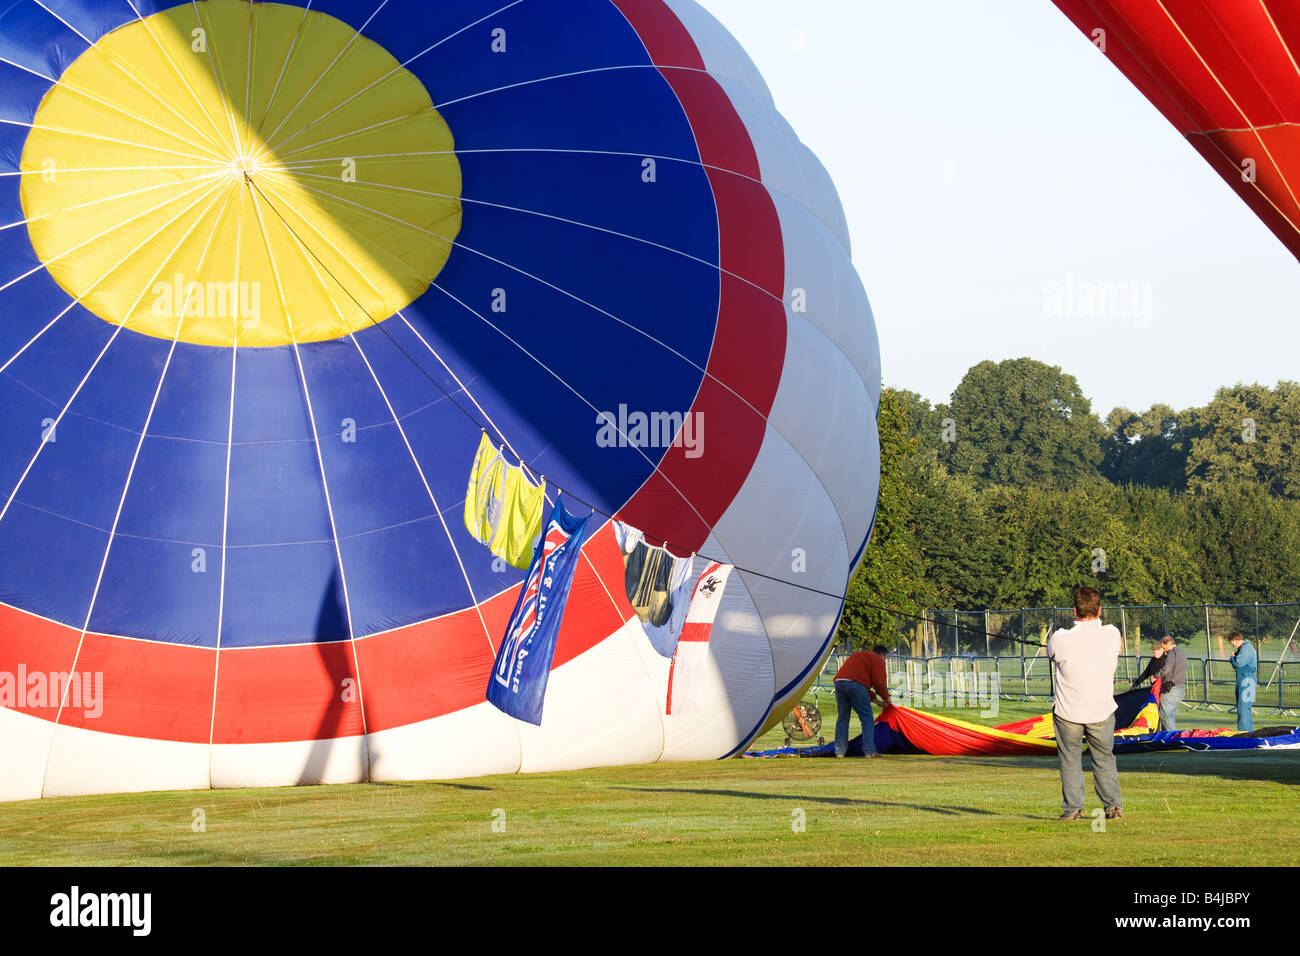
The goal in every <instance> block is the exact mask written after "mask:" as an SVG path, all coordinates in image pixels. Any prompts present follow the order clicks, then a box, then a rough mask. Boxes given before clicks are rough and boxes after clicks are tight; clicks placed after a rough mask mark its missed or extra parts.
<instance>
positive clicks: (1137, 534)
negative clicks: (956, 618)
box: [840, 358, 1300, 645]
mask: <svg viewBox="0 0 1300 956" xmlns="http://www.w3.org/2000/svg"><path fill="white" fill-rule="evenodd" d="M877 425H878V430H879V432H880V449H881V484H880V497H879V502H878V504H877V510H876V521H875V526H874V529H873V532H872V537H871V543H870V545H869V546H868V547H867V549H866V552H865V554H864V556H863V560H862V563H861V565H860V566H859V567H858V569H857V572H856V573H855V574H854V576H853V579H852V580H851V581H850V584H849V590H848V594H849V598H850V601H849V602H848V603H847V604H846V606H845V611H844V618H843V621H842V622H841V631H840V633H841V637H846V636H847V637H848V638H849V639H850V640H851V641H852V643H853V644H854V645H858V644H862V643H870V642H873V641H875V640H877V639H883V640H886V641H889V640H890V639H892V638H893V637H895V636H896V635H897V633H898V626H897V622H896V620H895V615H894V614H893V613H892V610H897V611H902V612H905V613H912V614H916V613H920V612H921V611H922V610H923V609H925V608H936V607H940V608H956V609H964V610H980V609H983V608H1018V607H1045V606H1053V605H1055V606H1068V605H1069V603H1070V596H1071V592H1072V590H1073V588H1074V587H1075V586H1076V585H1078V584H1085V583H1086V584H1091V585H1093V586H1095V587H1097V588H1099V589H1100V590H1101V593H1102V598H1103V601H1104V602H1105V603H1107V604H1156V605H1158V604H1162V603H1165V604H1182V603H1186V604H1193V603H1197V604H1199V603H1202V602H1206V603H1211V604H1214V603H1250V602H1254V601H1259V602H1261V603H1264V602H1281V601H1292V600H1296V599H1297V598H1298V597H1300V459H1298V458H1297V456H1296V454H1295V451H1296V449H1297V448H1300V384H1297V383H1295V382H1279V383H1277V385H1276V386H1274V387H1271V388H1270V387H1268V386H1265V385H1258V384H1256V385H1241V384H1237V385H1233V386H1228V387H1224V388H1220V389H1219V390H1218V391H1217V392H1216V393H1215V395H1214V398H1213V399H1212V400H1211V401H1210V402H1209V404H1207V405H1205V406H1203V407H1199V408H1189V409H1185V410H1183V411H1175V410H1174V409H1173V408H1171V407H1170V406H1167V405H1159V404H1157V405H1153V406H1152V407H1151V408H1149V409H1147V410H1145V411H1142V412H1133V411H1130V410H1129V409H1126V408H1116V409H1114V410H1113V411H1112V412H1111V413H1110V414H1109V415H1107V416H1106V418H1105V419H1104V420H1103V419H1101V418H1100V417H1099V416H1098V415H1097V414H1096V413H1095V412H1094V411H1093V410H1092V405H1091V403H1090V402H1089V400H1088V398H1087V397H1086V396H1085V395H1084V394H1083V392H1082V391H1081V390H1080V388H1079V385H1078V382H1077V381H1076V380H1075V378H1074V376H1072V375H1069V374H1066V373H1064V372H1063V371H1062V370H1061V369H1060V368H1059V367H1057V366H1049V365H1046V364H1044V363H1042V362H1038V361H1035V360H1033V359H1028V358H1019V359H1009V360H1007V361H1003V362H991V361H986V362H980V363H979V364H978V365H976V366H974V367H973V368H971V369H970V370H969V371H968V372H967V373H966V375H965V376H964V377H963V378H962V380H961V383H960V384H959V385H958V386H957V388H956V389H955V390H954V391H953V393H952V395H951V397H950V400H949V401H948V402H946V403H940V404H939V405H937V406H931V405H930V403H929V402H928V401H927V400H926V399H925V398H923V397H922V396H920V395H918V394H916V393H914V392H910V391H906V390H901V389H894V388H885V389H884V390H883V391H882V394H881V401H880V409H879V414H878V417H877ZM869 605H876V607H875V608H873V607H870V606H869ZM887 609H889V610H887Z"/></svg>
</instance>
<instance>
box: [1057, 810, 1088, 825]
mask: <svg viewBox="0 0 1300 956" xmlns="http://www.w3.org/2000/svg"><path fill="white" fill-rule="evenodd" d="M1057 819H1058V820H1060V821H1061V822H1062V823H1064V822H1065V821H1066V820H1082V819H1083V811H1082V810H1073V811H1071V812H1070V813H1062V814H1061V815H1060V816H1059V817H1057Z"/></svg>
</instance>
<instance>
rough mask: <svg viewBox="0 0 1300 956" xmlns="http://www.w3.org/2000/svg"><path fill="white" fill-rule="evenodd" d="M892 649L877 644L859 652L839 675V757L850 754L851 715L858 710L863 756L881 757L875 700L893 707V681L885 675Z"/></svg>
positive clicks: (837, 704) (837, 673) (836, 704)
mask: <svg viewBox="0 0 1300 956" xmlns="http://www.w3.org/2000/svg"><path fill="white" fill-rule="evenodd" d="M888 652H889V651H888V648H886V647H885V645H883V644H877V645H876V646H875V647H873V648H872V649H871V650H869V651H857V652H855V653H853V654H850V655H849V656H848V659H847V660H845V662H844V663H843V664H842V665H841V666H840V669H839V670H838V671H836V672H835V712H836V716H835V756H837V757H843V756H845V755H846V754H848V752H849V712H850V711H857V714H858V720H859V721H861V723H862V756H864V757H879V756H880V754H878V753H877V752H876V722H875V716H874V715H873V714H872V712H871V701H872V699H873V698H875V697H876V695H877V694H879V695H880V697H879V700H880V701H881V703H883V704H884V705H885V706H888V705H889V682H888V679H887V678H886V676H885V654H887V653H888Z"/></svg>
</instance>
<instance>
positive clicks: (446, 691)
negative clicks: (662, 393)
mask: <svg viewBox="0 0 1300 956" xmlns="http://www.w3.org/2000/svg"><path fill="white" fill-rule="evenodd" d="M583 553H584V554H586V555H587V557H588V558H589V559H590V562H591V563H590V564H588V563H587V561H582V562H580V563H579V565H578V570H577V573H576V574H575V575H574V581H573V587H572V591H571V597H572V599H571V600H570V601H569V603H568V605H567V607H566V609H565V614H564V620H563V622H562V624H561V627H560V634H559V638H558V640H557V642H556V649H555V661H554V665H553V666H556V667H558V666H559V665H561V664H563V663H565V662H567V661H570V660H572V659H573V658H575V657H577V656H578V655H580V654H582V653H583V652H584V651H587V650H590V649H591V648H592V647H594V646H595V645H596V644H598V643H600V642H601V641H602V640H604V639H605V638H607V637H608V636H609V635H610V634H612V633H614V632H615V631H617V630H618V629H619V628H620V627H622V625H623V624H624V623H625V622H626V621H627V620H628V619H629V618H631V617H632V615H633V613H634V612H633V611H632V608H631V606H630V605H629V604H628V603H627V596H626V594H624V592H623V560H622V557H621V556H620V554H619V549H618V543H617V541H616V539H615V537H614V532H613V529H612V528H611V527H610V526H609V525H608V524H606V525H605V526H604V527H603V528H601V529H600V530H599V531H598V532H597V533H596V535H594V536H593V537H592V538H591V539H590V540H589V541H588V542H587V544H586V545H585V546H584V547H583ZM593 568H594V570H593ZM597 572H599V575H600V578H601V579H603V581H604V585H603V586H602V584H601V581H600V580H598V579H597V576H596V575H597ZM606 588H608V590H609V594H608V595H607V594H606ZM518 594H519V588H518V586H516V587H514V588H511V589H510V590H509V591H505V592H503V593H501V594H498V595H496V596H494V597H493V598H491V599H489V600H488V601H485V602H484V603H483V605H482V608H481V609H482V612H483V619H484V622H485V623H486V625H487V628H488V632H489V633H490V634H491V636H492V643H493V645H494V646H495V645H497V644H499V643H500V639H501V636H502V635H503V634H504V633H505V628H506V621H507V619H508V618H509V616H510V612H511V610H512V609H513V608H514V602H515V599H516V597H517V596H518ZM610 597H613V598H614V603H613V604H611V603H610ZM80 636H81V632H80V631H79V630H78V629H76V628H73V627H68V626H67V625H64V624H58V623H55V622H52V621H47V620H44V619H43V618H39V617H37V616H35V615H33V614H29V613H27V612H26V611H21V610H18V609H16V608H11V607H6V606H3V605H0V675H13V677H12V678H9V680H10V681H11V682H16V680H17V678H18V676H19V675H22V677H23V679H24V680H23V684H24V686H23V688H22V694H21V695H20V696H19V697H18V699H16V700H15V701H14V704H15V706H14V707H13V709H14V710H19V711H21V712H23V713H26V714H30V715H32V716H34V717H40V718H42V719H44V720H49V721H53V720H54V718H55V715H56V713H57V711H58V700H57V695H55V700H54V701H53V703H52V704H51V703H50V700H49V694H48V690H47V691H46V692H45V693H43V694H42V695H41V697H40V698H39V699H38V698H37V696H36V694H35V692H34V691H33V692H32V693H28V689H27V677H28V676H30V675H35V674H37V673H39V674H42V675H44V676H43V678H42V680H43V681H44V685H45V687H46V688H48V687H49V685H50V683H51V680H50V676H49V675H51V674H56V675H60V678H59V679H60V680H62V679H63V678H62V676H61V675H64V674H66V673H67V671H68V668H69V667H71V665H72V660H73V657H74V656H75V655H76V651H77V643H78V640H79V638H80ZM216 655H217V652H216V650H215V649H213V648H210V647H191V646H188V645H181V644H169V643H167V642H164V641H142V640H132V639H130V638H125V637H113V636H108V635H101V634H87V635H86V639H85V641H84V642H82V647H81V654H80V656H79V657H78V659H77V673H78V674H79V675H81V676H80V678H79V679H80V680H82V681H85V680H90V681H92V682H93V681H95V680H96V678H97V676H98V679H100V680H102V688H103V690H102V706H101V705H99V704H95V702H94V701H86V700H85V699H84V696H83V700H82V701H81V702H80V703H78V704H77V706H72V705H71V704H72V702H71V701H70V702H69V706H66V707H65V708H64V710H63V715H62V717H61V719H60V721H59V722H60V723H62V724H65V725H67V726H70V727H81V728H84V729H86V730H98V731H101V732H104V733H110V734H121V735H124V736H128V737H142V738H149V739H156V740H176V741H183V742H186V743H207V742H208V734H209V729H211V733H212V741H213V743H218V744H253V743H275V742H280V741H288V740H328V739H331V738H334V737H350V736H356V735H359V734H361V733H362V732H363V731H362V726H363V725H362V714H361V704H362V700H363V699H364V703H365V717H366V721H365V729H366V730H369V731H372V732H373V731H379V730H386V729H389V728H392V727H400V726H402V725H404V724H410V723H414V722H416V721H420V720H427V719H429V718H431V717H440V716H442V715H443V714H449V713H452V712H454V711H457V710H463V709H464V708H466V707H470V706H473V705H474V704H479V703H482V702H483V699H484V693H485V689H486V688H487V681H488V674H489V673H490V672H491V669H492V662H493V655H492V653H491V651H490V650H489V648H488V642H487V640H485V639H484V634H483V625H482V624H480V623H479V620H478V612H477V611H475V609H473V608H468V609H466V610H463V611H458V612H456V613H455V614H449V615H447V616H446V617H441V618H438V619H436V620H433V621H425V622H423V623H421V624H414V625H411V626H410V627H405V628H400V629H399V630H396V631H389V632H387V633H385V634H377V635H375V636H373V637H368V638H362V639H361V640H358V641H357V642H356V660H357V662H358V663H359V665H360V673H361V675H362V680H361V682H358V680H357V668H356V667H355V666H354V663H353V648H352V644H351V643H349V642H347V641H337V642H330V643H326V644H293V645H289V646H281V647H248V648H228V649H224V650H222V652H221V655H220V656H221V662H220V664H221V666H220V671H219V673H218V676H217V694H216V720H215V721H213V720H212V719H211V718H212V700H213V695H212V678H213V673H214V664H215V658H216ZM3 680H4V678H3V677H0V681H3ZM92 686H95V685H94V684H93V683H92ZM0 690H2V691H4V692H5V693H9V691H8V689H7V688H6V687H5V686H4V684H2V683H0ZM16 690H17V689H15V692H16ZM0 702H5V703H7V701H0ZM95 711H98V713H95Z"/></svg>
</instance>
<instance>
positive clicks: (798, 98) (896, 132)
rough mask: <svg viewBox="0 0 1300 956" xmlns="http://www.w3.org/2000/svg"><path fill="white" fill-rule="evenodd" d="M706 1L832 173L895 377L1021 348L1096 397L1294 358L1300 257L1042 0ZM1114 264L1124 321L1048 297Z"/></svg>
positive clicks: (1243, 376) (1187, 387)
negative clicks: (1070, 308)
mask: <svg viewBox="0 0 1300 956" xmlns="http://www.w3.org/2000/svg"><path fill="white" fill-rule="evenodd" d="M700 2H701V3H702V5H703V6H704V7H706V8H707V9H708V10H709V11H710V12H711V13H712V14H713V15H714V16H715V17H717V18H718V19H719V20H721V21H722V23H723V24H724V25H725V26H726V27H727V28H728V29H729V30H730V31H731V32H732V34H733V35H735V36H736V38H737V39H738V40H739V41H740V42H741V45H742V46H744V48H745V49H746V51H747V52H748V53H749V55H750V57H751V58H752V59H753V60H754V62H755V64H757V66H758V68H759V70H760V71H761V72H762V74H763V77H764V79H765V80H766V81H767V84H768V86H769V88H770V89H771V91H772V95H773V97H774V98H775V100H776V105H777V108H778V109H779V110H780V111H781V113H782V114H783V115H784V116H785V117H786V119H788V120H789V121H790V123H791V125H792V126H793V127H794V128H795V131H796V132H797V133H798V134H799V137H800V138H801V139H802V140H803V141H804V142H805V143H807V144H808V146H809V147H810V148H811V149H812V150H813V151H814V152H815V153H817V155H818V156H819V157H820V158H821V160H822V162H823V163H825V165H826V167H827V169H829V170H830V173H831V176H832V178H833V179H834V180H835V184H836V187H837V188H838V189H839V193H840V198H841V201H842V202H843V204H844V208H845V212H846V214H847V216H848V222H849V230H850V234H851V238H852V242H853V259H854V262H855V264H856V265H857V268H858V272H859V274H860V275H861V276H862V281H863V284H864V285H865V286H866V289H867V295H868V296H869V297H870V299H871V304H872V308H873V310H874V312H875V315H876V324H877V327H878V329H879V332H880V350H881V357H882V363H883V367H884V378H885V382H886V384H888V385H893V386H896V387H902V388H910V389H913V390H915V391H918V392H920V393H921V394H923V395H925V396H926V397H927V398H929V399H930V400H931V401H932V402H937V401H942V400H945V399H946V398H947V397H948V395H949V393H950V392H951V391H952V389H953V388H954V387H955V386H956V384H957V382H958V381H960V379H961V376H962V374H963V373H964V372H965V370H966V369H967V368H968V367H969V366H971V365H973V364H974V363H975V362H977V361H979V360H981V359H985V358H990V359H995V360H999V359H1004V358H1013V357H1016V356H1020V355H1028V356H1030V357H1032V358H1036V359H1039V360H1041V361H1044V362H1047V363H1049V364H1052V365H1060V366H1061V367H1062V368H1063V369H1064V370H1065V371H1067V372H1070V373H1072V374H1073V375H1075V376H1076V377H1077V378H1078V380H1079V383H1080V385H1081V386H1082V387H1083V390H1084V393H1085V394H1086V395H1088V396H1089V397H1090V398H1091V399H1092V400H1093V407H1094V410H1096V411H1097V412H1099V413H1100V414H1101V415H1103V416H1104V415H1105V414H1106V412H1108V411H1109V410H1110V409H1111V408H1112V407H1114V406H1116V405H1126V406H1128V407H1130V408H1134V409H1138V408H1146V407H1147V406H1149V405H1150V404H1151V403H1153V402H1156V401H1164V402H1168V403H1169V404H1172V405H1174V406H1175V407H1178V408H1183V407H1186V406H1189V405H1193V404H1203V403H1204V402H1206V401H1208V400H1209V399H1210V398H1211V396H1212V395H1213V393H1214V390H1215V388H1217V387H1218V386H1220V385H1227V384H1232V383H1234V382H1237V381H1246V382H1253V381H1261V382H1265V383H1268V384H1273V383H1274V382H1276V381H1277V380H1278V379H1287V378H1290V379H1295V378H1300V370H1298V369H1297V360H1296V355H1297V353H1298V352H1300V321H1298V320H1300V296H1298V295H1297V293H1298V292H1300V265H1298V264H1297V263H1296V261H1295V259H1294V258H1293V257H1292V256H1291V254H1290V253H1289V252H1287V251H1286V250H1285V249H1284V248H1283V247H1282V245H1281V243H1279V242H1278V241H1277V240H1276V239H1275V238H1274V237H1273V235H1272V233H1271V232H1269V231H1268V229H1266V228H1265V227H1264V226H1263V225H1262V224H1261V223H1260V222H1259V221H1258V220H1257V219H1256V218H1255V215H1254V214H1253V213H1252V212H1251V211H1250V210H1249V208H1247V206H1246V205H1245V204H1244V203H1243V202H1241V200H1240V199H1238V198H1237V196H1236V194H1235V193H1234V192H1233V191H1232V190H1231V189H1230V188H1229V187H1228V186H1227V185H1226V184H1225V183H1224V182H1223V181H1222V180H1221V179H1220V178H1219V177H1218V175H1217V174H1215V173H1214V172H1213V171H1212V170H1211V169H1210V167H1209V166H1208V165H1207V164H1206V163H1205V162H1204V160H1202V159H1201V157H1200V155H1199V154H1197V153H1196V151H1195V150H1194V149H1192V147H1191V146H1190V145H1189V144H1188V143H1187V142H1186V141H1185V140H1184V138H1183V137H1182V136H1181V135H1180V134H1179V133H1178V132H1177V131H1176V130H1175V129H1174V128H1173V127H1172V126H1171V125H1170V124H1169V123H1168V122H1167V121H1166V120H1165V119H1164V117H1162V116H1161V115H1160V114H1159V113H1158V112H1157V111H1156V110H1155V109H1154V107H1152V106H1151V105H1150V104H1149V103H1148V102H1147V101H1146V99H1145V98H1144V97H1143V96H1142V95H1141V94H1140V93H1139V92H1138V91H1137V90H1136V89H1135V88H1134V87H1132V86H1131V85H1130V84H1129V82H1128V81H1127V80H1126V79H1125V78H1124V77H1123V75H1122V74H1120V72H1119V71H1118V70H1116V69H1115V68H1114V67H1113V66H1111V65H1110V63H1109V62H1107V61H1106V59H1105V58H1104V57H1103V56H1102V55H1101V54H1100V53H1099V52H1098V51H1097V50H1096V49H1095V48H1094V47H1093V46H1092V45H1091V44H1090V43H1089V42H1088V40H1087V38H1085V37H1084V36H1083V34H1081V33H1080V32H1079V31H1078V30H1077V29H1076V28H1075V27H1074V25H1073V24H1071V23H1070V22H1069V21H1068V20H1066V18H1065V17H1064V16H1063V15H1062V14H1061V13H1060V12H1059V11H1058V10H1057V9H1056V7H1055V6H1054V5H1053V4H1052V3H1051V2H1050V0H997V2H969V0H700ZM800 31H802V33H800ZM800 38H802V40H803V42H804V43H805V45H806V52H802V53H801V52H796V50H795V46H796V43H797V41H798V40H799V39H800ZM1067 283H1071V285H1068V286H1067ZM1089 283H1091V284H1092V285H1091V286H1089V285H1088V284H1089ZM1104 284H1109V291H1111V292H1112V293H1115V294H1123V293H1125V292H1128V293H1131V294H1132V295H1133V298H1132V306H1131V310H1130V312H1129V313H1128V315H1127V317H1124V315H1123V314H1122V313H1120V314H1110V315H1107V314H1098V315H1092V316H1088V317H1080V316H1077V315H1060V314H1056V315H1053V314H1050V313H1051V311H1052V308H1053V305H1054V304H1056V305H1059V303H1060V302H1061V298H1060V296H1061V294H1063V293H1064V292H1065V290H1066V289H1067V288H1071V289H1073V290H1074V293H1075V294H1076V295H1085V294H1086V293H1087V292H1088V291H1089V290H1090V289H1091V290H1092V291H1097V292H1104V291H1106V286H1105V285H1104ZM1053 293H1056V294H1057V298H1056V299H1055V300H1053ZM1147 297H1149V307H1147V306H1146V305H1145V303H1146V302H1147ZM1112 302H1113V303H1114V304H1113V305H1112V307H1111V308H1112V313H1113V312H1114V309H1115V308H1116V306H1121V305H1122V302H1121V301H1119V300H1112ZM1074 311H1076V312H1077V311H1078V309H1076V310H1074Z"/></svg>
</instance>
